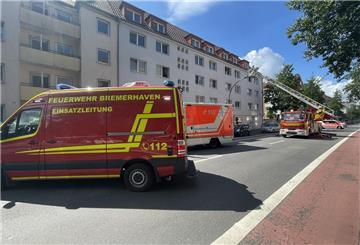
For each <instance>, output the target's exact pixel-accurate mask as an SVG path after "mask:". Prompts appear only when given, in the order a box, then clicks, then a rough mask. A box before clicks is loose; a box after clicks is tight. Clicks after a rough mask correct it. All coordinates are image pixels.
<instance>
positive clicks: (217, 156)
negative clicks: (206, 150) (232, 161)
mask: <svg viewBox="0 0 360 245" xmlns="http://www.w3.org/2000/svg"><path fill="white" fill-rule="evenodd" d="M222 156H223V155H216V156H213V157H209V158H206V159H201V160H197V161H194V163H199V162H203V161H207V160H211V159H215V158H219V157H222Z"/></svg>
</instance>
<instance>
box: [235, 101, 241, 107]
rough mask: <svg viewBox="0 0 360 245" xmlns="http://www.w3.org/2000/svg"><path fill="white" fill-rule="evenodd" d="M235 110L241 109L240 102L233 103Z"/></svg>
mask: <svg viewBox="0 0 360 245" xmlns="http://www.w3.org/2000/svg"><path fill="white" fill-rule="evenodd" d="M235 108H239V109H240V108H241V102H240V101H235Z"/></svg>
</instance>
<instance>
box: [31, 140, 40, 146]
mask: <svg viewBox="0 0 360 245" xmlns="http://www.w3.org/2000/svg"><path fill="white" fill-rule="evenodd" d="M38 144H39V141H35V140H30V141H29V145H38Z"/></svg>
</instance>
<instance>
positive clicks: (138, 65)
mask: <svg viewBox="0 0 360 245" xmlns="http://www.w3.org/2000/svg"><path fill="white" fill-rule="evenodd" d="M146 66H147V64H146V61H143V60H138V59H134V58H130V71H132V72H137V73H143V74H145V73H146Z"/></svg>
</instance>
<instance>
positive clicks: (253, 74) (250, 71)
mask: <svg viewBox="0 0 360 245" xmlns="http://www.w3.org/2000/svg"><path fill="white" fill-rule="evenodd" d="M256 72H257V68H250V69H249V71H248V73H247V75H246V76H245V77H243V78H242V79H240V80H238V81H236V82H235V83H234V84H233V85H232V86H231V87H230V90H229V96H228V101H227V102H228V103H229V104H230V96H231V92H232V90H233V89H234V87H235V86H236V85H237V84H238V83H239V82H241V81H242V80H244V79H247V78H249V77H255V74H256Z"/></svg>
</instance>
